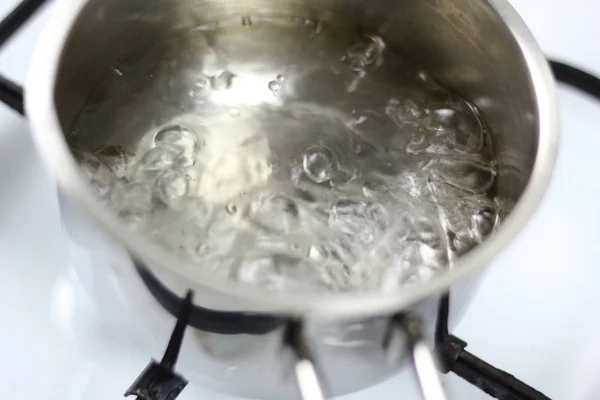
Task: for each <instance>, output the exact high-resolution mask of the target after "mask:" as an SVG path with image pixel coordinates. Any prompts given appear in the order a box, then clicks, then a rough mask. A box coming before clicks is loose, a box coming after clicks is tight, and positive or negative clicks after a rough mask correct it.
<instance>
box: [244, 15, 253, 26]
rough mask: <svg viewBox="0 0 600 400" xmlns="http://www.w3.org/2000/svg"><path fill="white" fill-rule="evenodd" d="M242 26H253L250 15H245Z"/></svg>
mask: <svg viewBox="0 0 600 400" xmlns="http://www.w3.org/2000/svg"><path fill="white" fill-rule="evenodd" d="M242 25H243V26H252V18H251V17H250V16H249V15H244V16H243V17H242Z"/></svg>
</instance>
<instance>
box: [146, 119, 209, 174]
mask: <svg viewBox="0 0 600 400" xmlns="http://www.w3.org/2000/svg"><path fill="white" fill-rule="evenodd" d="M154 144H155V145H156V146H157V147H162V148H164V149H166V150H168V151H170V152H172V153H173V155H174V158H175V162H176V163H177V164H178V165H179V166H181V167H189V166H192V165H194V162H195V161H196V152H197V150H199V149H198V148H197V147H198V146H197V145H198V144H202V141H198V140H197V139H196V134H195V133H194V132H193V131H192V130H191V129H189V128H187V127H185V126H182V125H169V126H166V127H163V128H161V129H160V130H159V131H158V133H157V134H156V135H155V136H154Z"/></svg>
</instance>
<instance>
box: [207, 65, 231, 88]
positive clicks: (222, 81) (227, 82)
mask: <svg viewBox="0 0 600 400" xmlns="http://www.w3.org/2000/svg"><path fill="white" fill-rule="evenodd" d="M234 78H235V75H234V74H233V73H231V72H230V71H227V70H225V71H222V72H221V73H219V74H218V75H215V76H213V77H211V78H210V86H211V87H212V88H213V89H214V90H218V91H223V90H227V89H229V88H230V87H231V83H232V82H233V79H234Z"/></svg>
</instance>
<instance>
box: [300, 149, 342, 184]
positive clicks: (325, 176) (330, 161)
mask: <svg viewBox="0 0 600 400" xmlns="http://www.w3.org/2000/svg"><path fill="white" fill-rule="evenodd" d="M302 166H303V168H304V173H305V174H306V176H308V177H309V178H310V179H311V180H312V181H313V182H316V183H322V182H325V181H327V180H329V179H331V178H332V177H333V174H334V173H335V172H336V171H337V169H338V167H339V165H338V159H337V156H336V154H335V153H334V152H333V150H331V149H330V148H329V147H326V146H320V145H317V146H313V147H310V148H308V149H307V150H306V151H305V152H304V155H303V157H302Z"/></svg>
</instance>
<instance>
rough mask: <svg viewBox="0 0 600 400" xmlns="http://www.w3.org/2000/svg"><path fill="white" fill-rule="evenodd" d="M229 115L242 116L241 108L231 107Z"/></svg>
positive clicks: (233, 116) (232, 116)
mask: <svg viewBox="0 0 600 400" xmlns="http://www.w3.org/2000/svg"><path fill="white" fill-rule="evenodd" d="M229 115H230V116H231V118H239V117H240V109H239V108H235V107H234V108H230V109H229Z"/></svg>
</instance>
